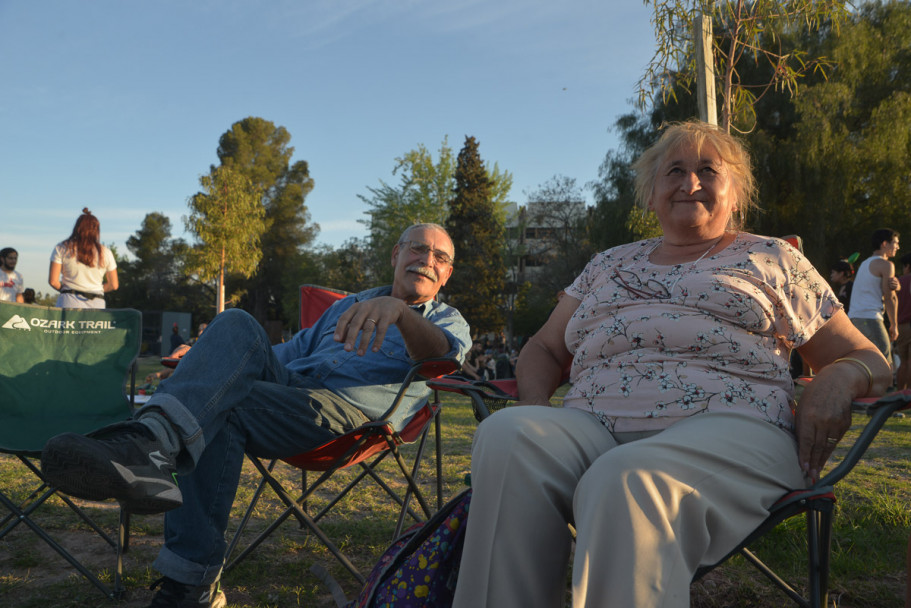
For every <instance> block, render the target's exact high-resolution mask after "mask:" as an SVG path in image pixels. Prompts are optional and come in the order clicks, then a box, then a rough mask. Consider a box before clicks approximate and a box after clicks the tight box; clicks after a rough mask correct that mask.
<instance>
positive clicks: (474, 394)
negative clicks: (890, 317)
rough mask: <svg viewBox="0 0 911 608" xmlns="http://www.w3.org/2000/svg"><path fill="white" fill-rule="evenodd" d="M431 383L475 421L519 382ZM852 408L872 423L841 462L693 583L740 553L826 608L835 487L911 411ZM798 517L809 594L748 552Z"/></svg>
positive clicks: (806, 601) (785, 588) (806, 603)
mask: <svg viewBox="0 0 911 608" xmlns="http://www.w3.org/2000/svg"><path fill="white" fill-rule="evenodd" d="M427 385H428V386H429V387H430V388H432V389H434V390H444V391H449V392H455V393H460V394H463V395H465V396H467V397H469V398H470V399H471V404H472V409H473V410H474V413H475V417H477V418H478V420H479V421H482V420H483V419H484V418H486V417H487V416H489V415H491V414H492V413H493V412H495V411H497V410H498V409H501V408H503V407H505V406H506V405H508V404H509V402H511V401H515V400H516V399H517V398H518V393H517V391H516V384H515V380H493V381H483V380H474V381H471V380H464V379H462V378H457V377H449V376H448V377H444V378H438V379H435V380H431V381H429V382H428V383H427ZM854 409H855V411H861V412H865V413H867V414H868V415H869V420H868V421H867V423H866V425H865V426H864V428H863V430H862V431H861V432H860V435H859V436H858V437H857V439H856V440H855V441H854V443H853V444H852V445H851V446H850V447H849V449H848V453H847V454H846V455H845V457H844V458H843V459H842V460H841V462H839V463H838V465H836V466H835V467H833V469H832V470H831V471H829V472H828V473H827V474H826V475H825V476H823V477H822V478H821V479H819V480H818V481H817V482H816V483H814V484H813V485H812V486H810V487H808V488H801V489H798V490H793V491H790V492H788V493H786V494H785V495H784V496H782V497H781V498H780V499H779V500H778V502H776V503H775V504H774V505H772V507H771V508H770V509H769V516H768V517H767V518H766V520H765V521H763V522H762V524H760V525H759V527H757V528H756V529H755V530H754V531H753V532H752V533H751V534H750V535H749V536H747V537H746V538H745V539H744V540H743V541H742V542H741V543H740V544H739V545H738V546H737V547H736V548H735V549H734V550H732V551H731V552H730V553H729V554H728V555H726V556H725V557H724V558H723V559H721V560H720V561H718V562H717V563H715V564H712V565H707V566H703V567H701V568H699V570H697V572H696V575H695V576H694V577H693V580H694V581H695V580H698V579H700V578H702V577H703V576H704V575H705V574H707V573H708V572H710V571H711V570H713V569H715V568H716V567H718V566H720V565H721V564H722V563H724V562H726V561H727V560H728V559H729V558H730V557H732V556H733V555H736V554H739V555H742V556H743V557H744V559H746V560H747V561H748V562H749V563H751V564H753V566H755V567H756V568H757V569H758V570H759V571H760V572H762V574H764V575H765V576H766V577H768V578H769V580H770V581H772V583H774V584H775V585H776V586H777V587H778V588H779V589H781V591H782V592H784V593H785V595H787V596H788V597H789V598H790V599H791V600H792V601H793V602H794V603H795V604H796V605H798V606H803V607H808V608H824V607H825V606H826V602H827V601H828V584H829V553H830V542H831V536H832V520H833V516H834V513H835V505H836V496H835V485H836V484H837V483H838V482H839V481H841V480H842V479H843V478H844V477H845V476H846V475H847V474H848V473H850V472H851V470H852V469H853V468H854V467H855V465H857V463H858V462H859V461H860V459H861V458H863V455H864V453H865V452H866V450H867V448H868V447H869V446H870V444H871V443H872V442H873V440H874V439H875V438H876V435H877V434H878V433H879V431H880V429H882V427H883V425H884V424H885V423H886V422H887V421H888V420H889V418H890V417H891V416H892V415H893V414H894V413H896V412H898V411H900V410H908V409H911V389H906V390H903V391H898V392H894V393H891V394H889V395H886V396H884V397H880V398H879V399H876V398H865V399H858V400H856V401H855V402H854ZM800 514H804V515H805V516H806V521H807V592H806V595H804V594H801V593H800V592H798V591H797V590H796V589H795V588H794V587H793V586H791V585H790V584H788V583H787V582H786V581H785V580H784V579H782V578H781V577H780V576H778V574H776V573H775V572H774V571H773V570H772V569H771V568H770V567H769V566H768V565H766V564H765V563H763V562H762V561H761V560H760V559H759V557H757V556H756V555H755V554H754V553H753V552H752V551H750V549H749V546H750V545H751V544H752V543H753V542H754V541H756V540H757V539H759V538H760V537H762V536H763V535H765V534H766V533H767V532H769V531H770V530H772V529H773V528H774V527H775V526H777V525H778V524H780V523H781V522H783V521H784V520H786V519H789V518H791V517H794V516H795V515H800ZM909 543H911V539H909ZM909 560H911V544H909Z"/></svg>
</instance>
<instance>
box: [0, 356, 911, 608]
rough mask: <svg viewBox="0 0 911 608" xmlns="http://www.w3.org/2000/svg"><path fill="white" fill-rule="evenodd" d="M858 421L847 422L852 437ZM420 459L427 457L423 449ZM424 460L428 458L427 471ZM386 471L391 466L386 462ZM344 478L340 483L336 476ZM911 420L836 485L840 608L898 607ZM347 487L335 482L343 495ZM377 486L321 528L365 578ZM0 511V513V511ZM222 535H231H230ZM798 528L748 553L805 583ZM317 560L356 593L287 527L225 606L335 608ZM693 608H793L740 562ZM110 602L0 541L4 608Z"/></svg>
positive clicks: (105, 551)
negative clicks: (313, 568) (314, 568)
mask: <svg viewBox="0 0 911 608" xmlns="http://www.w3.org/2000/svg"><path fill="white" fill-rule="evenodd" d="M143 365H144V367H143V368H142V369H141V371H140V375H139V377H138V383H140V384H142V383H143V382H144V379H145V376H146V374H148V372H149V371H154V370H156V369H158V366H157V363H156V362H155V361H148V360H144V363H143ZM443 402H444V411H443V434H444V445H443V454H444V464H443V477H444V487H445V497H446V498H449V497H451V496H452V495H453V494H455V493H456V492H458V491H459V490H460V489H461V488H462V487H464V480H465V475H466V473H468V471H469V462H470V457H469V453H470V447H471V437H472V435H473V432H474V429H475V427H476V422H475V420H474V418H473V416H472V414H471V408H470V406H469V404H468V400H467V399H465V398H462V397H458V396H455V395H450V394H446V395H444V400H443ZM865 421H866V417H865V416H863V415H856V416H855V418H854V428H853V429H852V432H853V433H856V432H857V429H858V428H859V427H860V425H861V424H862V423H864V422H865ZM426 456H429V457H432V456H433V448H432V447H430V448H429V452H428V454H427V455H426ZM428 464H430V460H429V459H428V460H425V465H428ZM388 466H389V468H390V470H391V466H392V465H391V464H390V465H388ZM279 470H280V474H281V475H282V476H283V477H285V478H286V479H287V480H288V481H289V483H293V480H297V479H298V473H297V472H296V471H295V470H293V469H291V468H290V467H288V466H285V465H279ZM424 470H425V473H424V475H423V485H424V487H425V491H426V493H427V494H428V495H433V493H434V490H433V487H434V486H433V484H432V483H431V482H430V479H429V478H430V474H431V472H432V467H425V469H424ZM25 473H26V470H25V468H24V466H23V465H21V464H20V463H19V461H18V460H17V459H15V458H13V457H10V456H7V455H2V456H0V488H2V489H3V490H4V491H7V492H9V493H11V494H12V495H13V496H14V497H16V498H19V499H24V498H25V496H26V495H27V494H28V491H29V490H30V486H29V485H28V483H27V482H28V478H27V475H26V474H25ZM342 477H345V476H344V475H343V476H342ZM909 479H911V418H908V417H906V418H902V419H899V418H895V419H893V420H892V421H891V422H890V423H888V424H887V426H886V428H885V429H884V431H883V432H882V433H881V434H880V436H879V437H878V438H877V441H876V442H875V443H874V444H873V446H872V447H871V449H870V450H869V452H868V454H867V458H866V459H865V461H864V462H863V463H861V465H860V466H859V467H858V468H857V469H856V470H855V471H854V473H852V475H850V476H849V477H848V479H847V480H846V481H845V482H843V483H842V484H841V486H840V488H839V492H838V495H839V510H838V513H837V516H836V526H835V532H834V539H833V562H832V568H831V569H832V574H831V579H830V585H829V587H830V590H831V595H830V606H831V605H832V602H833V600H834V601H835V602H837V604H836V605H837V606H841V607H844V608H849V607H857V608H861V607H863V608H869V607H884V608H890V607H895V608H900V607H901V606H902V605H903V603H902V598H903V594H904V585H905V573H904V570H905V549H906V547H907V542H908V536H909V533H911V515H909V507H911V484H909ZM255 481H256V477H255V470H254V469H253V467H252V465H250V464H249V463H246V464H245V467H244V470H243V473H242V480H241V484H240V488H239V490H238V495H237V499H236V500H235V506H234V510H233V512H232V520H233V523H232V528H231V530H230V531H233V528H234V526H236V522H237V521H239V519H240V517H241V516H242V514H243V510H244V507H245V506H246V504H247V502H248V501H249V499H250V496H251V495H252V492H253V489H254V487H255ZM342 482H343V479H341V478H340V479H338V480H337V481H336V482H334V483H333V488H335V489H337V488H339V487H341V484H342ZM384 496H385V495H384V494H382V492H381V491H380V490H379V489H378V488H376V487H375V486H365V487H364V488H363V490H362V491H359V492H357V493H356V494H355V495H354V496H353V497H351V498H350V499H347V500H345V501H343V502H341V503H339V504H338V505H337V506H336V511H335V512H334V514H332V515H329V516H327V517H326V518H325V519H324V520H323V522H324V523H325V529H326V531H327V533H328V534H329V535H330V536H331V537H332V538H333V539H334V540H335V541H336V542H337V543H338V544H339V545H340V546H341V547H342V549H343V550H344V551H345V552H346V553H347V554H348V556H349V557H350V558H351V559H352V561H353V562H354V563H355V565H356V566H357V567H358V568H359V569H361V571H362V572H363V573H364V574H365V575H366V574H367V573H368V572H369V570H370V568H371V567H372V565H373V564H374V562H375V561H376V560H377V558H378V557H379V555H380V553H382V551H383V550H384V549H385V548H386V547H387V546H388V544H389V542H390V541H391V535H392V533H393V529H394V526H395V515H396V511H395V509H393V508H392V507H391V505H390V504H389V503H388V501H386V500H384ZM266 498H267V500H266V501H265V504H263V505H262V506H261V507H260V508H259V509H258V510H257V511H256V512H255V514H254V516H253V519H252V523H251V525H252V527H253V528H254V529H257V530H261V529H263V528H265V527H266V526H267V525H268V523H269V522H270V521H271V518H273V517H274V516H275V515H276V514H277V513H279V512H280V508H279V503H278V501H277V500H276V499H275V498H274V496H273V495H271V494H267V496H266ZM321 501H323V498H322V497H317V498H315V499H314V500H313V501H312V503H311V508H316V509H318V508H319V505H320V503H321ZM81 504H85V505H87V506H88V508H89V510H90V511H91V513H92V514H93V515H96V516H98V517H99V518H100V519H101V520H102V521H103V522H104V523H105V525H107V526H108V527H109V528H110V529H112V530H113V528H114V526H115V524H116V509H114V508H112V503H81ZM42 511H44V513H43V514H42V515H41V516H40V517H39V520H40V521H41V522H42V524H44V525H45V526H46V527H47V528H48V529H49V530H50V531H51V532H52V534H53V535H54V536H55V537H57V538H58V539H59V540H60V542H61V544H63V545H64V546H66V547H67V548H68V549H71V550H73V551H74V552H76V553H78V554H79V555H81V556H82V557H83V558H84V559H85V560H86V562H87V563H89V564H91V568H92V569H93V570H94V571H95V572H98V573H100V574H99V576H100V577H101V578H102V580H105V581H106V582H108V583H110V582H111V580H112V576H111V568H112V567H113V565H114V560H113V552H112V551H111V550H110V549H109V548H108V547H107V545H105V544H104V543H103V542H102V541H100V540H98V539H97V538H96V537H94V535H93V534H92V533H91V532H90V531H89V530H88V529H87V528H86V527H85V526H84V524H81V523H80V522H78V521H77V520H74V518H73V517H72V516H71V514H70V513H69V510H68V509H67V508H66V507H65V506H64V505H63V503H62V502H61V501H60V500H59V499H57V498H54V499H52V501H51V503H50V504H49V505H45V507H43V508H42ZM0 514H4V511H2V510H0ZM162 529H163V517H162V516H161V515H155V516H134V517H133V522H132V526H131V546H130V551H129V553H128V554H127V555H126V558H125V576H126V581H125V582H126V586H127V588H128V589H129V593H128V597H127V598H125V599H124V600H123V601H122V602H120V603H119V604H116V605H120V606H126V607H130V608H132V607H136V608H139V607H143V606H146V605H147V604H148V602H149V600H150V598H151V596H152V592H150V591H148V586H149V584H150V583H151V582H152V581H154V580H155V579H156V578H157V577H158V574H157V573H156V572H155V571H154V570H153V569H152V568H151V564H152V561H153V560H154V558H155V555H156V554H157V552H158V549H159V548H160V546H161V542H162V541H161V536H162ZM230 531H229V532H230ZM804 535H805V531H804V526H803V524H802V521H800V520H799V518H794V519H793V520H792V521H791V522H789V523H788V525H783V526H779V528H778V529H776V530H775V531H774V532H773V533H772V534H770V535H769V536H768V537H766V538H765V539H763V540H762V541H761V542H760V543H758V544H757V545H756V547H755V551H756V552H757V553H758V554H759V555H760V556H761V557H762V558H763V559H765V560H766V561H767V562H768V563H770V564H771V565H773V566H774V567H776V568H778V569H780V570H782V571H783V572H784V573H786V574H787V575H788V577H790V578H791V579H792V580H793V583H794V584H795V585H797V586H798V587H802V586H803V583H802V580H803V579H802V574H801V572H802V568H803V565H802V562H801V557H800V556H801V555H802V553H801V552H802V550H803V548H804V547H805V542H804V540H803V539H804ZM313 564H322V565H323V566H325V567H326V568H328V570H329V572H330V573H331V574H332V576H333V577H335V579H336V580H337V581H338V582H339V584H340V585H341V587H342V589H343V590H344V592H345V593H346V594H347V595H348V597H349V599H350V598H351V597H353V596H354V595H355V594H356V592H357V590H358V585H357V583H356V581H355V580H354V578H353V577H352V576H351V575H350V574H349V573H348V572H347V571H346V570H345V569H344V568H343V567H342V566H341V565H339V564H338V563H337V562H335V560H334V559H333V558H332V556H331V554H329V552H328V551H326V550H325V549H324V548H322V547H321V545H319V544H318V542H316V540H315V539H314V538H313V537H312V536H311V535H310V534H308V533H306V532H305V531H303V530H301V529H299V528H298V526H297V525H296V522H294V521H292V520H288V521H286V522H285V523H284V524H283V525H282V526H281V527H280V528H279V530H278V531H277V532H276V534H274V535H273V538H272V539H271V540H269V541H267V542H266V543H265V544H263V545H262V546H260V547H259V548H258V549H257V550H256V551H255V552H254V553H253V554H252V555H251V556H250V557H249V558H248V559H247V560H246V561H244V562H243V563H241V565H239V566H238V567H237V568H236V569H234V570H232V571H231V572H229V573H228V574H226V575H225V577H224V580H223V585H224V590H225V592H226V593H227V596H228V604H229V606H230V607H231V608H240V607H244V608H248V607H256V608H266V607H269V608H272V607H275V608H277V607H289V606H294V607H296V606H307V607H323V606H326V607H332V606H334V605H335V604H334V602H333V600H332V598H331V596H330V594H329V591H328V589H327V588H326V586H325V585H324V584H323V583H322V582H320V581H319V580H318V579H317V578H316V577H315V576H314V575H313V574H311V572H310V567H311V566H312V565H313ZM692 590H693V600H692V606H697V607H705V608H709V607H712V608H715V607H722V606H725V607H727V606H730V607H733V606H763V607H764V606H768V607H773V606H774V607H778V606H787V605H789V604H788V602H787V601H786V599H787V598H785V597H784V596H782V595H781V594H779V593H778V592H777V591H776V590H775V589H774V588H772V587H771V586H770V585H769V584H767V583H766V581H765V578H764V577H763V576H762V575H760V574H758V573H755V572H754V571H753V570H752V567H751V566H749V564H747V563H746V562H744V561H743V560H741V559H739V558H735V559H734V560H731V561H730V562H728V563H727V564H725V565H724V566H722V567H721V568H719V569H716V570H715V571H713V572H712V573H710V574H709V575H708V576H707V577H705V578H704V579H702V580H701V581H699V582H697V583H695V584H694V585H693V588H692ZM104 605H115V603H114V602H110V601H108V600H105V599H104V597H103V596H102V595H101V593H100V592H99V591H98V590H97V589H96V588H95V587H93V586H92V585H91V584H89V583H88V582H86V581H85V580H84V579H83V578H81V577H80V576H78V575H77V574H75V571H74V570H73V569H72V567H70V566H69V564H67V563H66V562H65V561H64V560H63V559H62V558H60V557H59V556H58V555H57V554H56V553H53V552H52V551H51V550H50V549H48V548H47V545H46V544H45V543H43V542H41V541H40V540H39V539H38V538H37V537H36V536H35V535H34V534H32V533H31V532H30V531H29V530H28V529H26V527H25V526H24V525H20V526H17V527H16V529H14V530H13V531H12V532H11V533H10V534H9V535H7V536H6V537H5V538H4V539H3V540H0V606H4V607H9V608H13V607H22V608H37V607H39V606H40V607H42V608H43V607H47V606H53V607H80V608H82V607H90V606H91V607H96V606H104Z"/></svg>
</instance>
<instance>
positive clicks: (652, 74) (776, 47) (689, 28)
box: [639, 0, 848, 131]
mask: <svg viewBox="0 0 911 608" xmlns="http://www.w3.org/2000/svg"><path fill="white" fill-rule="evenodd" d="M645 2H646V3H647V4H652V6H653V7H654V13H655V16H654V19H653V20H652V22H653V23H654V24H655V39H656V41H657V45H656V50H655V55H654V56H653V58H652V61H651V62H650V64H649V66H648V68H647V70H646V73H645V75H644V76H643V77H642V79H641V80H640V81H639V102H640V105H641V106H644V105H645V104H646V103H648V102H649V101H650V100H651V99H652V98H653V94H654V93H655V92H656V91H657V92H660V94H661V95H662V97H663V99H664V100H667V99H668V98H675V97H676V95H677V93H678V91H685V92H687V93H690V92H692V89H693V83H694V82H695V80H696V54H695V46H694V41H693V21H694V19H695V18H696V17H698V16H700V15H703V14H704V15H708V16H711V18H712V24H713V30H714V33H713V40H712V57H713V59H714V67H715V74H716V80H720V86H718V87H716V88H717V90H718V91H719V94H720V97H721V104H720V105H721V116H720V117H719V124H720V125H721V126H722V128H724V129H725V130H727V131H730V130H731V128H732V127H733V126H734V125H735V124H737V125H740V129H741V130H747V131H749V130H751V129H752V127H753V125H754V124H755V121H756V113H755V105H756V103H757V101H758V100H759V99H760V98H761V97H762V96H763V95H765V94H766V93H768V92H770V91H781V90H786V91H788V92H789V93H791V94H796V93H797V91H798V86H799V84H800V81H801V79H802V78H803V77H804V76H805V75H806V74H808V73H812V72H813V71H817V70H820V71H825V70H826V69H828V68H830V67H831V65H832V64H831V61H830V60H829V59H828V58H826V57H825V56H821V55H820V56H812V55H811V54H810V53H809V51H808V50H807V49H806V48H803V49H801V48H795V47H789V48H784V47H786V46H789V45H787V44H785V43H783V37H787V36H789V35H791V34H793V33H794V32H795V31H797V30H800V29H804V30H805V31H809V32H819V33H822V34H826V33H828V32H829V31H830V30H833V29H834V30H837V28H838V27H839V25H840V24H841V23H843V22H844V21H845V20H846V19H847V18H848V9H847V5H848V3H847V2H845V1H844V0H764V1H762V2H757V1H754V0H731V1H727V2H714V1H712V0H645ZM745 58H752V60H753V61H754V62H757V63H758V62H763V63H764V64H765V65H767V66H769V67H770V69H769V70H768V71H767V75H768V78H766V79H763V80H758V81H750V80H747V79H744V78H742V73H741V71H740V65H741V61H742V60H744V59H745Z"/></svg>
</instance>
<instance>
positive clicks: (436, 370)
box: [379, 357, 461, 420]
mask: <svg viewBox="0 0 911 608" xmlns="http://www.w3.org/2000/svg"><path fill="white" fill-rule="evenodd" d="M460 367H461V365H460V364H459V361H458V359H455V358H453V357H434V358H430V359H421V360H420V361H417V362H416V363H415V364H414V365H412V366H411V369H409V370H408V373H407V374H405V379H404V380H402V385H401V386H400V387H399V391H398V393H397V394H396V396H395V399H394V400H393V401H392V405H391V406H389V409H387V410H386V411H385V412H384V413H383V416H382V417H381V418H379V420H389V418H391V417H392V416H393V415H394V414H395V412H396V410H398V408H399V405H400V404H401V403H402V399H403V398H404V396H405V393H406V391H407V390H408V388H409V387H410V386H411V385H412V383H414V382H415V381H418V382H421V381H427V380H430V379H431V378H435V377H438V376H443V375H445V374H451V373H452V372H454V371H457V370H458V369H459V368H460Z"/></svg>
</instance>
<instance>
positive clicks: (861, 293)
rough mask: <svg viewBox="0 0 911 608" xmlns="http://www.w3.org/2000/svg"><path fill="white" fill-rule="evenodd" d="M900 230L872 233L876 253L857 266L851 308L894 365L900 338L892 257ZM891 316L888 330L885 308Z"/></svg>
mask: <svg viewBox="0 0 911 608" xmlns="http://www.w3.org/2000/svg"><path fill="white" fill-rule="evenodd" d="M898 236H899V235H898V233H897V232H896V231H894V230H891V229H889V228H880V229H879V230H876V231H875V232H874V233H873V236H872V238H871V245H872V247H873V255H871V256H870V257H868V258H867V259H866V260H864V261H863V262H862V263H861V265H860V266H859V267H858V268H857V275H856V276H855V277H854V288H853V289H852V290H851V307H850V311H849V312H848V317H849V318H850V319H851V321H852V322H853V323H854V325H855V327H857V329H859V330H860V333H862V334H863V335H865V336H866V337H867V338H869V340H870V341H871V342H873V344H875V345H876V347H877V348H878V349H879V350H880V352H881V353H882V354H883V356H885V357H886V361H888V362H889V364H890V365H892V342H895V340H896V338H898V323H897V319H896V309H897V307H898V297H897V296H896V295H895V289H896V288H897V287H898V286H897V285H895V284H894V282H895V266H893V265H892V262H890V261H889V258H891V257H895V255H896V254H897V253H898ZM884 309H885V312H886V316H887V317H888V318H889V329H888V330H887V329H886V325H885V323H884V322H883V310H884Z"/></svg>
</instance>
